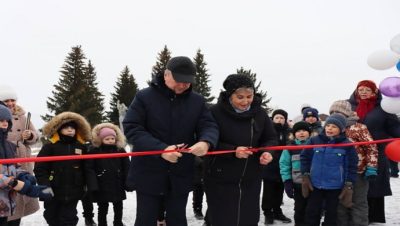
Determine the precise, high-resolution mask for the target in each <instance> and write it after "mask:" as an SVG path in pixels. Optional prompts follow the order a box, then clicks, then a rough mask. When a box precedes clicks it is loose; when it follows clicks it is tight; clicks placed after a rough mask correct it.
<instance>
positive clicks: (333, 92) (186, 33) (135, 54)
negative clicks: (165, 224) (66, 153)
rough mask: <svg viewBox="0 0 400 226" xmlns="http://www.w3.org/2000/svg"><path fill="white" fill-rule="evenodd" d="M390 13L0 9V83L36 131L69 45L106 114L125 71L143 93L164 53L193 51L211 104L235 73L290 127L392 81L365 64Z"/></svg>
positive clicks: (184, 5) (330, 7)
mask: <svg viewBox="0 0 400 226" xmlns="http://www.w3.org/2000/svg"><path fill="white" fill-rule="evenodd" d="M399 10H400V1H398V0H381V1H376V0H335V1H318V0H314V1H311V0H300V1H296V0H293V1H284V0H279V1H278V0H275V1H273V0H260V1H251V0H248V1H234V0H230V1H225V0H202V1H191V0H168V1H165V0H160V1H155V0H145V1H133V0H129V1H118V0H114V1H99V0H80V1H78V0H68V1H67V0H64V1H61V0H58V1H54V0H48V1H43V0H35V1H32V0H25V1H19V0H15V1H3V2H2V3H1V6H0V31H1V32H0V43H1V50H0V62H1V63H0V78H1V80H0V83H3V84H7V85H10V86H12V87H14V89H15V90H16V91H17V93H18V97H19V99H18V104H20V105H21V106H23V107H24V108H25V109H26V110H27V111H30V112H32V115H33V121H34V123H35V125H36V126H37V127H41V126H42V125H43V122H42V121H41V119H40V118H39V115H44V114H46V113H47V112H48V109H47V107H46V100H47V98H48V97H49V96H50V95H51V91H53V90H54V87H53V85H54V84H56V83H57V82H58V80H59V78H60V72H59V71H60V68H61V66H62V65H63V63H64V60H65V58H66V56H67V54H68V53H69V52H70V51H71V47H73V46H76V45H81V46H82V49H83V51H84V53H85V55H86V57H87V58H88V59H90V60H91V61H92V63H93V65H94V66H95V68H96V71H97V77H98V82H99V89H100V91H101V92H102V93H104V94H105V97H106V107H107V109H108V106H109V103H108V102H109V98H110V93H111V92H113V91H114V88H113V86H114V85H115V83H116V80H117V77H118V76H119V74H120V72H121V71H122V69H123V68H124V66H125V65H127V66H128V67H129V68H130V69H131V71H132V73H133V75H134V77H135V79H136V81H137V82H138V84H139V87H140V88H144V87H146V86H147V84H146V80H148V79H149V78H150V73H151V68H152V66H153V65H154V64H155V62H156V57H157V53H158V52H160V51H161V50H162V48H163V47H164V45H167V46H168V48H169V49H170V50H171V52H172V56H178V55H186V56H189V57H191V58H192V57H194V56H195V53H196V51H197V49H199V48H200V49H201V50H202V52H203V54H204V55H205V61H206V62H207V63H208V69H209V73H210V74H211V82H210V85H211V87H212V94H213V95H214V96H217V95H218V93H219V91H220V90H221V88H222V82H223V81H224V79H225V78H226V76H227V75H229V74H231V73H234V72H235V71H236V69H237V68H239V67H241V66H243V67H244V68H245V69H251V70H252V71H253V72H255V73H257V78H258V80H259V81H261V82H262V83H261V84H262V85H261V87H262V89H263V90H266V91H267V92H268V96H269V97H271V98H272V100H271V106H272V107H279V108H282V109H285V110H287V111H288V112H289V118H293V117H295V116H296V115H298V114H299V111H300V110H299V108H300V105H301V104H303V103H310V104H312V105H313V106H315V107H316V108H318V109H319V110H320V112H322V113H326V112H327V111H328V109H329V106H330V104H331V103H332V102H333V101H335V100H338V99H347V98H348V97H349V95H350V94H351V92H352V91H353V90H354V88H355V86H356V84H357V82H358V81H360V80H362V79H371V80H374V81H375V82H376V83H377V84H379V82H380V81H382V80H383V79H384V78H386V77H389V76H398V75H399V72H398V71H397V70H396V69H395V68H392V69H388V70H384V71H377V70H374V69H372V68H370V67H369V66H368V65H367V63H366V59H367V57H368V56H369V55H370V54H371V53H372V52H374V51H376V50H380V49H389V43H390V40H391V39H392V38H393V37H394V36H395V35H396V34H398V33H400V23H399V22H400V11H399Z"/></svg>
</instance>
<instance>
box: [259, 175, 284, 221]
mask: <svg viewBox="0 0 400 226" xmlns="http://www.w3.org/2000/svg"><path fill="white" fill-rule="evenodd" d="M283 191H284V186H283V183H282V182H280V181H269V180H263V194H262V203H261V208H262V210H263V212H264V215H265V216H268V217H273V214H274V213H275V214H281V213H282V209H281V205H282V201H283Z"/></svg>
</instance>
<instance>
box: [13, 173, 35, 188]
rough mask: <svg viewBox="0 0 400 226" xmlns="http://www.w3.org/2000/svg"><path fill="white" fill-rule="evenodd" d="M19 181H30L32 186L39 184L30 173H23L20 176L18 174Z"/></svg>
mask: <svg viewBox="0 0 400 226" xmlns="http://www.w3.org/2000/svg"><path fill="white" fill-rule="evenodd" d="M17 180H20V181H23V182H26V181H29V183H30V184H32V185H36V183H37V180H36V177H35V176H33V175H32V174H30V173H28V172H21V173H20V174H18V176H17Z"/></svg>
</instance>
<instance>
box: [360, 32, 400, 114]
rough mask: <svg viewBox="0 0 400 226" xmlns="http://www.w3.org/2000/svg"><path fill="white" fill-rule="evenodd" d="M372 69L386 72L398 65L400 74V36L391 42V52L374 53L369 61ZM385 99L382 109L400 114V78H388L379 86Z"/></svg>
mask: <svg viewBox="0 0 400 226" xmlns="http://www.w3.org/2000/svg"><path fill="white" fill-rule="evenodd" d="M367 63H368V65H369V66H370V67H372V68H373V69H376V70H386V69H389V68H392V67H394V66H395V65H396V68H397V70H398V71H399V72H400V34H398V35H396V36H395V37H394V38H392V40H391V41H390V50H386V49H385V50H378V51H375V52H373V53H372V54H371V55H370V56H369V57H368V60H367ZM379 90H380V91H381V93H382V95H383V98H382V101H381V107H382V109H383V110H384V111H386V112H387V113H390V114H399V113H400V77H396V76H393V77H387V78H385V79H384V80H383V81H382V82H381V83H380V84H379Z"/></svg>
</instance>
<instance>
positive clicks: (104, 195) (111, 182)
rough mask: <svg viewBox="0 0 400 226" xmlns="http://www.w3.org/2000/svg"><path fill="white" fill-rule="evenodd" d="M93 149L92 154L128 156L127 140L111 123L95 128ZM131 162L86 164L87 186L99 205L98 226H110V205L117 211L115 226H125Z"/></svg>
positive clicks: (127, 159) (117, 161)
mask: <svg viewBox="0 0 400 226" xmlns="http://www.w3.org/2000/svg"><path fill="white" fill-rule="evenodd" d="M92 137H93V141H92V143H93V148H91V149H90V151H89V153H90V154H107V153H126V152H125V149H124V147H125V145H126V143H125V136H124V135H123V134H122V132H121V130H120V129H119V128H118V127H117V126H115V125H114V124H112V123H102V124H99V125H97V126H95V127H94V128H93V132H92ZM128 168H129V158H128V157H124V158H110V159H90V160H88V161H87V162H86V169H87V184H88V189H89V191H93V199H94V201H95V202H97V205H98V207H99V211H98V215H97V216H98V223H99V224H98V225H99V226H107V212H108V203H109V202H111V203H112V204H113V207H114V224H113V225H114V226H123V225H124V224H123V223H122V215H123V202H122V201H123V200H125V199H126V194H125V189H126V186H125V181H126V176H127V174H128Z"/></svg>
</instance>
